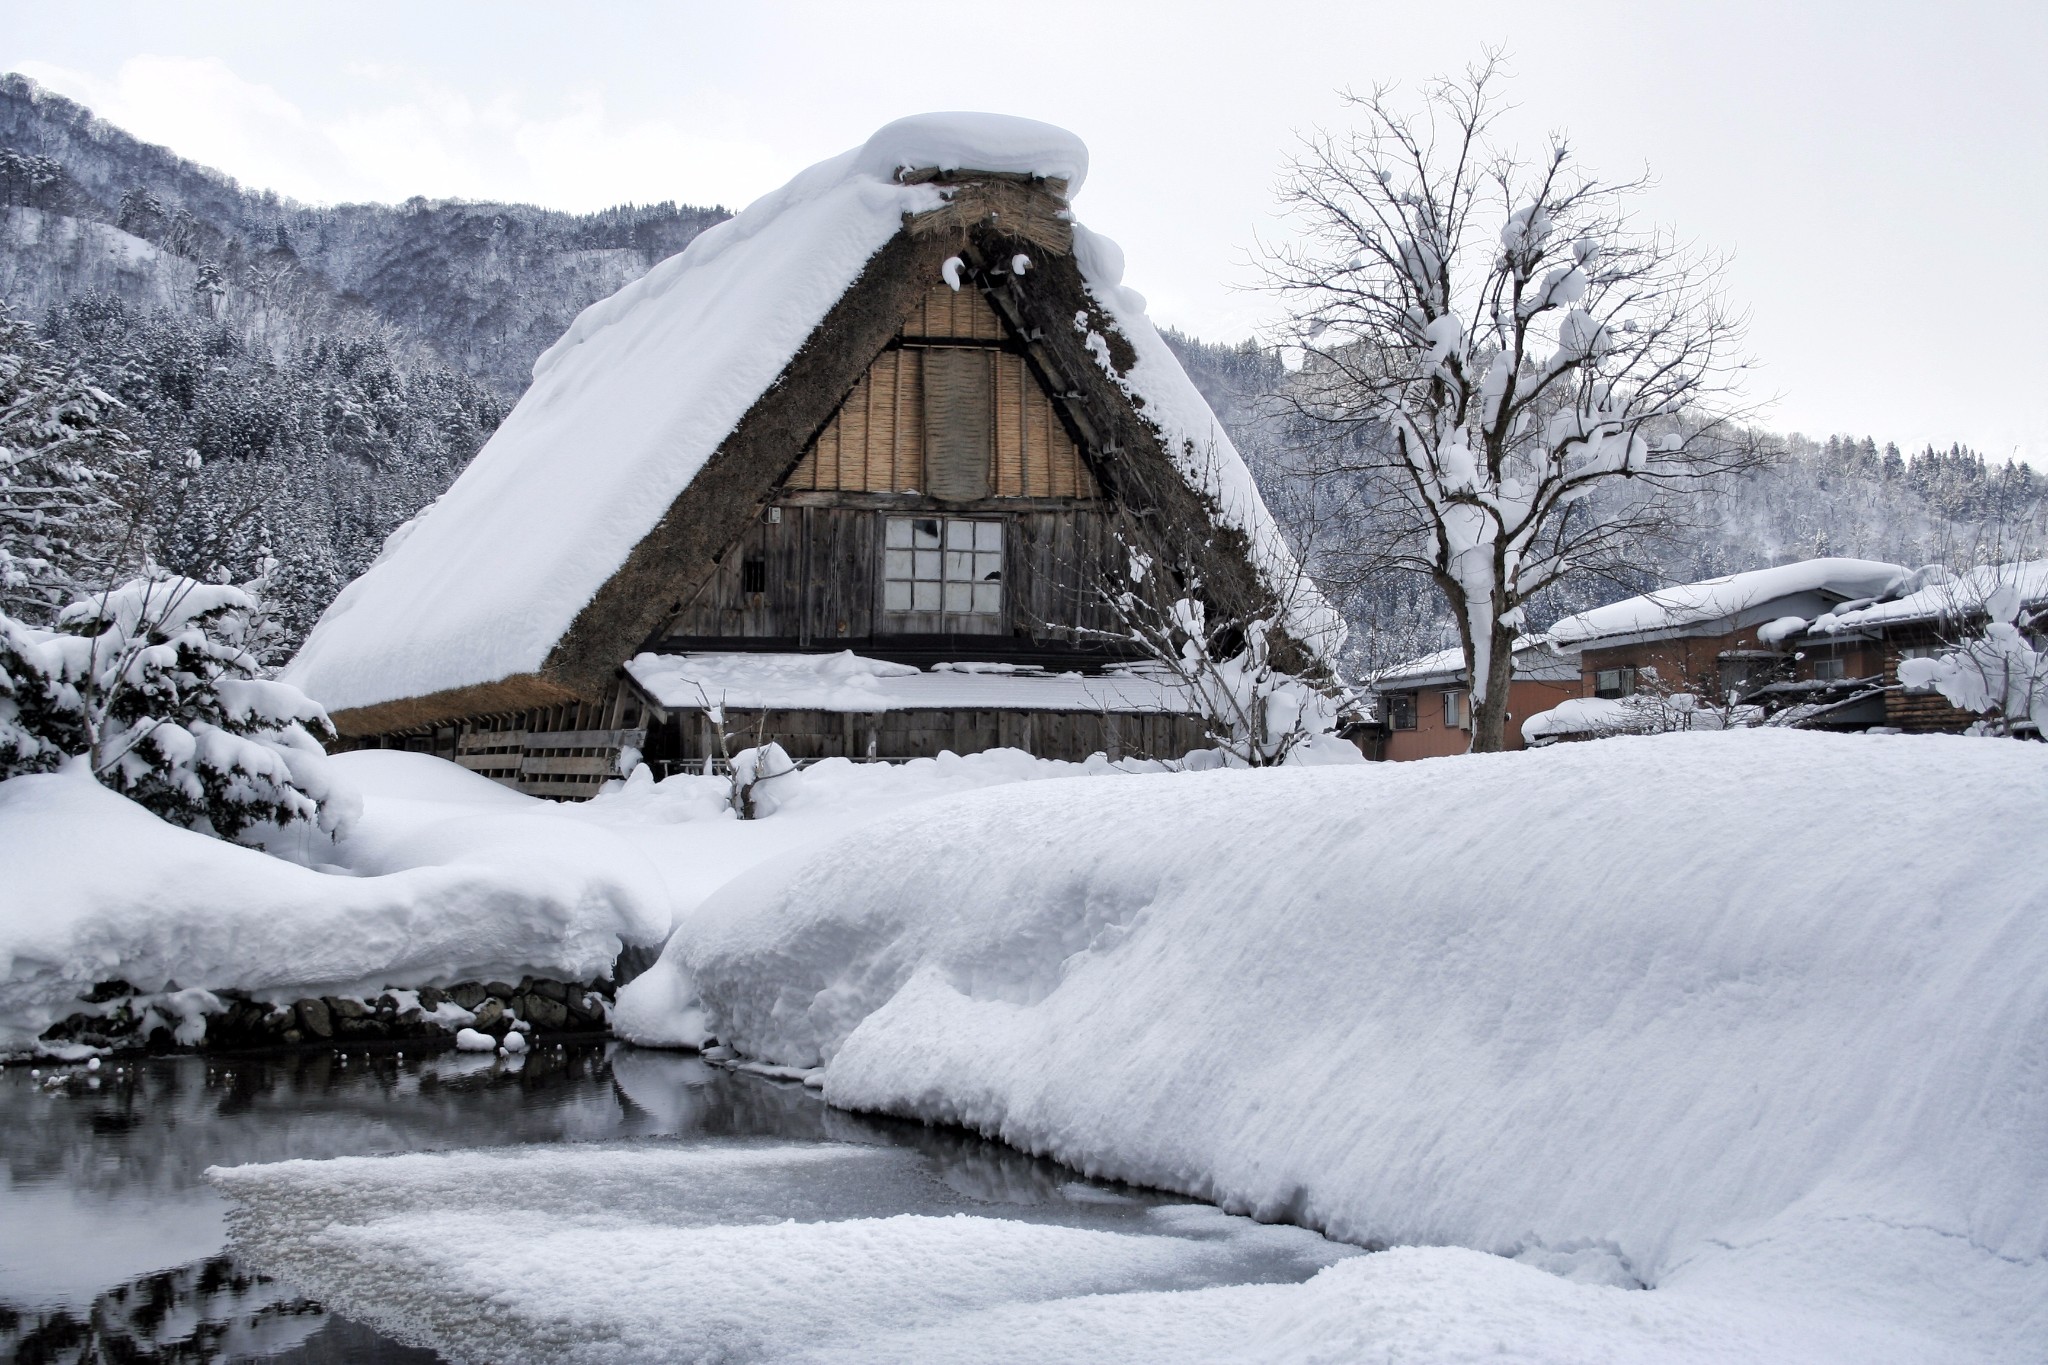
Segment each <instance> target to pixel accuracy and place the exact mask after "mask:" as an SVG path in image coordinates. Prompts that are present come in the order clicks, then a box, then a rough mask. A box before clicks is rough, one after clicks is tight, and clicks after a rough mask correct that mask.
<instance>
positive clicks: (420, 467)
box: [0, 75, 726, 650]
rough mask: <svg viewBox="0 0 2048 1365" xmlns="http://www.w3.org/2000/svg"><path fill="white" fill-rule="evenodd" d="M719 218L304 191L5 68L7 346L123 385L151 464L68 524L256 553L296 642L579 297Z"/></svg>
mask: <svg viewBox="0 0 2048 1365" xmlns="http://www.w3.org/2000/svg"><path fill="white" fill-rule="evenodd" d="M725 216H726V214H725V211H724V210H723V209H718V208H708V209H703V208H690V207H678V206H677V205H675V204H656V205H647V206H633V205H625V206H620V207H618V208H613V209H608V210H605V211H604V212H601V213H593V214H582V215H577V214H567V213H558V212H554V211H552V210H547V209H540V208H535V207H533V206H531V205H524V204H489V203H465V202H453V201H436V202H429V201H427V200H424V199H413V200H410V201H408V202H406V203H404V204H400V205H396V206H393V205H382V204H348V205H340V206H336V207H331V208H314V207H307V206H305V205H300V204H295V203H292V202H291V201H289V200H285V199H280V198H279V197H278V196H276V195H274V194H270V193H259V192H255V191H250V190H245V189H243V188H242V187H240V186H238V185H237V184H236V183H235V182H234V181H233V180H231V179H229V178H227V177H226V176H223V175H221V174H219V173H218V172H215V171H212V170H209V169H207V168H206V167H203V166H198V165H195V164H193V163H192V162H189V161H186V160H184V159H182V158H180V157H178V156H177V155H175V154H174V153H172V152H170V151H168V150H166V149H164V148H162V147H155V146H151V145H149V144H147V143H143V142H140V141H138V140H137V139H135V138H133V137H130V136H129V135H128V134H126V133H124V132H122V131H121V130H120V129H118V128H115V127H113V126H111V125H109V124H107V123H105V122H104V121H102V120H99V119H97V118H95V117H93V115H92V114H91V112H90V111H89V110H87V109H85V108H83V107H81V106H80V105H78V104H75V103H73V102H72V101H70V100H66V99H63V98H62V97H60V96H56V95H52V94H50V93H49V92H47V91H44V90H42V89H40V88H39V87H37V86H36V85H35V84H34V83H33V82H32V81H28V80H26V79H24V78H22V77H20V76H12V75H9V76H0V304H4V305H5V307H6V309H7V311H8V312H9V313H11V315H12V317H13V318H14V319H15V321H16V322H18V323H22V324H26V325H28V327H30V328H32V333H24V332H23V331H22V330H21V329H20V328H14V329H6V330H0V337H4V338H6V339H7V345H8V346H10V347H12V348H13V349H12V350H11V351H10V354H9V355H8V356H0V362H4V363H5V364H7V365H9V366H12V367H13V368H14V369H15V370H17V371H20V372H22V373H26V374H31V375H33V374H36V373H42V372H47V373H48V375H49V380H48V383H49V384H50V385H52V386H54V387H53V388H52V389H51V392H53V393H61V392H68V390H66V389H65V388H64V384H65V383H67V382H68V383H70V384H72V385H73V386H76V385H79V384H84V385H90V386H96V387H97V388H98V389H100V390H102V391H104V392H106V393H107V394H110V395H112V396H113V397H115V398H117V399H119V400H120V403H121V407H120V408H119V409H118V410H117V414H116V416H115V419H114V420H116V421H117V422H118V423H119V425H120V426H121V427H123V428H124V429H125V431H126V435H127V437H128V440H127V441H126V443H125V451H126V452H128V453H129V454H132V453H134V452H140V455H141V460H142V463H143V464H144V466H145V468H144V470H143V473H142V476H141V477H140V479H136V478H134V477H133V474H134V470H133V469H132V468H127V469H125V470H124V474H123V481H124V482H126V483H128V484H129V485H130V486H131V487H130V493H129V496H128V497H127V498H125V499H123V500H120V501H119V504H118V505H116V504H115V503H114V502H110V501H107V500H104V499H102V500H100V501H99V502H98V503H97V504H96V505H97V506H98V507H99V509H100V512H101V514H102V515H103V516H104V517H106V518H114V519H118V518H122V517H125V518H128V519H129V520H130V521H131V522H132V523H133V525H132V526H130V527H127V528H122V527H112V526H107V527H100V528H98V530H97V533H96V534H93V535H90V536H87V537H84V538H83V539H79V541H78V543H81V544H84V543H92V544H94V545H96V546H102V547H103V546H105V545H106V544H108V543H110V542H117V541H126V542H132V544H133V546H134V550H133V554H132V556H131V557H140V556H141V555H142V554H144V553H146V554H147V555H149V556H150V557H153V558H154V559H155V560H156V561H157V562H159V563H161V564H163V565H164V566H166V567H167V568H170V569H173V570H176V571H178V572H181V573H187V574H191V575H194V576H197V577H202V578H217V577H227V578H232V579H234V580H236V581H247V580H250V579H254V578H256V577H259V576H264V577H266V579H267V595H268V597H269V600H270V602H271V604H272V606H273V608H274V609H275V611H276V613H277V618H278V621H277V623H278V625H279V626H281V627H282V632H281V634H280V636H279V639H278V644H277V648H278V649H279V650H288V649H289V647H290V646H291V645H293V644H294V643H295V642H296V641H297V640H298V639H299V638H300V637H301V636H302V635H303V633H304V631H305V629H306V628H307V627H309V626H310V625H311V623H312V621H313V620H314V619H315V618H317V617H318V615H319V613H320V612H321V611H322V610H323V609H324V608H325V606H326V605H327V603H328V602H329V601H330V600H332V598H333V595H334V593H335V592H337V591H338V590H339V589H340V587H341V585H342V584H344V583H346V582H347V581H348V580H349V579H350V578H352V577H354V576H355V575H356V574H357V573H360V572H361V571H362V570H363V569H364V568H365V567H366V566H367V565H368V564H369V562H370V560H371V559H373V558H374V557H375V555H376V553H377V549H378V547H379V546H380V545H381V543H382V541H383V538H384V537H385V536H386V535H387V534H389V533H390V531H391V530H393V529H394V528H395V527H396V526H398V525H399V524H400V523H401V522H403V521H404V520H405V519H406V518H408V517H410V516H412V515H413V514H414V513H415V512H417V511H418V510H419V509H420V508H421V507H422V506H424V505H425V504H426V503H427V502H429V501H431V500H432V499H433V498H434V497H436V496H437V495H438V494H439V493H440V492H441V491H442V490H443V489H444V488H446V487H447V486H448V483H449V482H450V481H451V480H452V479H453V478H454V477H455V475H456V474H457V473H459V472H460V471H461V469H462V467H463V465H464V464H466V463H467V462H468V460H469V458H470V457H471V456H472V455H474V454H475V453H476V451H477V449H478V447H479V446H481V445H482V443H483V441H484V440H485V439H486V438H487V437H488V436H489V435H490V433H491V432H492V430H494V429H495V428H496V426H497V424H498V422H499V421H500V419H501V418H502V417H503V415H504V413H505V411H506V410H507V409H509V407H510V406H511V404H512V402H513V401H515V400H516V399H517V398H518V396H519V394H520V393H521V392H522V391H523V390H524V388H525V386H526V383H527V380H528V377H529V375H530V372H531V369H532V365H533V360H534V357H535V356H537V355H539V354H540V352H541V351H542V350H543V349H545V348H546V347H547V346H548V345H549V344H550V343H551V342H553V341H554V339H555V338H556V337H557V336H558V335H560V334H561V332H562V330H563V329H564V328H566V327H567V326H568V324H569V322H570V320H571V319H572V318H574V317H575V315H576V314H577V313H578V312H579V311H581V310H582V309H583V308H584V307H585V306H587V305H588V304H590V303H593V302H595V301H596V300H598V299H600V298H603V297H605V296H606V295H608V294H610V293H612V292H613V291H615V290H617V289H618V288H619V287H620V286H621V285H624V284H625V283H627V282H628V281H630V280H633V279H636V278H638V277H639V276H640V275H641V274H643V273H645V271H646V270H647V268H648V267H649V266H651V265H653V264H654V263H655V262H656V261H659V260H661V259H663V258H665V257H667V256H669V255H672V254H674V253H675V252H677V251H680V250H681V249H682V248H683V247H684V246H685V245H687V244H688V243H689V241H690V239H691V238H693V237H695V236H696V235H697V233H698V232H700V231H702V230H703V229H704V228H705V227H707V226H709V225H711V224H712V223H715V222H718V221H720V220H721V219H722V218H724V217H725ZM24 348H27V349H24ZM30 350H32V351H33V354H32V355H31V354H29V351H30ZM67 377H68V378H67ZM124 462H125V463H126V464H128V465H132V464H133V461H132V460H126V459H125V457H124ZM266 566H268V567H266Z"/></svg>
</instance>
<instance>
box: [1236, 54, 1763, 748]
mask: <svg viewBox="0 0 2048 1365" xmlns="http://www.w3.org/2000/svg"><path fill="white" fill-rule="evenodd" d="M1500 80H1501V69H1500V63H1499V59H1498V58H1497V57H1495V56H1489V57H1488V58H1487V59H1486V60H1485V61H1483V62H1482V63H1480V64H1479V65H1477V66H1475V67H1473V68H1471V69H1470V70H1468V71H1467V72H1466V73H1465V75H1464V76H1463V77H1462V78H1459V79H1440V80H1437V81H1434V82H1432V83H1430V84H1429V85H1428V86H1426V87H1425V88H1424V90H1423V92H1422V98H1421V100H1420V102H1419V104H1420V107H1419V109H1418V110H1416V111H1415V112H1412V113H1411V112H1406V111H1403V110H1402V109H1399V108H1397V107H1396V106H1395V104H1394V102H1393V99H1392V94H1391V91H1390V90H1389V89H1388V88H1386V87H1380V88H1376V89H1375V90H1373V91H1372V92H1371V93H1370V94H1366V95H1355V96H1351V97H1350V99H1351V103H1352V104H1353V105H1354V106H1355V107H1356V108H1357V109H1358V110H1359V111H1360V112H1361V114H1362V125H1363V126H1362V127H1361V128H1360V129H1359V130H1357V131H1355V132H1351V133H1346V134H1341V135H1333V134H1329V133H1319V134H1317V135H1315V136H1312V137H1309V138H1306V139H1305V140H1304V143H1303V147H1302V149H1301V151H1300V153H1299V154H1298V155H1297V156H1296V157H1295V159H1294V161H1293V163H1292V165H1291V167H1290V171H1289V174H1288V176H1287V178H1286V180H1285V182H1284V185H1283V190H1282V199H1283V202H1284V203H1285V205H1286V206H1287V207H1288V208H1289V209H1290V210H1291V211H1292V212H1293V213H1294V215H1295V216H1296V218H1297V219H1298V220H1299V222H1300V225H1301V227H1302V234H1301V236H1300V237H1299V239H1298V240H1296V241H1293V242H1290V243H1287V244H1284V245H1281V246H1277V247H1273V248H1270V249H1268V251H1267V252H1266V253H1265V259H1264V267H1265V272H1266V278H1267V283H1268V285H1269V287H1271V288H1272V289H1274V290H1275V291H1277V292H1279V293H1280V294H1281V295H1282V296H1283V297H1285V298H1286V299H1288V301H1289V303H1290V309H1291V317H1290V321H1289V325H1288V328H1287V333H1286V343H1287V344H1289V345H1292V346H1295V347H1298V348H1299V349H1300V352H1301V354H1302V357H1303V365H1302V370H1301V373H1300V374H1299V375H1298V376H1296V377H1295V379H1294V380H1293V381H1291V382H1290V383H1289V385H1288V386H1287V389H1286V391H1285V401H1286V403H1287V405H1288V407H1289V409H1290V417H1291V419H1292V420H1294V421H1295V422H1296V424H1297V427H1298V429H1299V430H1300V431H1301V432H1302V433H1303V434H1304V435H1305V436H1306V438H1307V439H1306V440H1305V441H1304V442H1303V444H1302V453H1301V454H1300V455H1299V457H1298V459H1299V461H1300V470H1299V472H1300V473H1301V475H1302V476H1303V478H1304V479H1305V480H1306V481H1307V482H1308V483H1310V484H1311V485H1313V486H1314V487H1315V488H1316V489H1317V496H1318V498H1319V499H1320V500H1321V505H1319V507H1318V509H1317V511H1318V515H1319V517H1321V518H1323V519H1325V520H1335V521H1339V522H1346V521H1348V523H1349V525H1350V527H1351V528H1352V531H1353V535H1352V536H1351V537H1350V538H1349V541H1350V543H1348V544H1347V545H1345V546H1344V548H1343V557H1344V558H1346V559H1348V561H1349V567H1350V569H1351V570H1352V571H1353V572H1354V573H1360V574H1364V573H1384V572H1387V571H1405V572H1411V573H1418V574H1422V575H1426V576H1427V577H1428V578H1429V580H1430V581H1432V582H1433V583H1434V584H1435V585H1436V587H1437V588H1438V589H1439V590H1440V591H1441V592H1442V594H1443V595H1444V597H1445V599H1446V601H1447V604H1448V605H1449V607H1450V610H1451V614H1452V616H1453V617H1454V618H1455V619H1456V622H1457V627H1458V633H1459V639H1460V644H1461V645H1462V647H1463V650H1464V654H1465V661H1466V664H1467V665H1468V667H1469V668H1470V671H1471V677H1472V702H1473V707H1472V712H1473V723H1472V746H1471V747H1472V749H1473V750H1474V751H1478V752H1484V751H1491V750H1497V749H1499V748H1501V747H1502V744H1503V740H1504V722H1505V717H1506V711H1507V700H1508V682H1509V676H1510V670H1511V668H1512V649H1513V643H1514V640H1515V637H1516V635H1517V634H1518V633H1519V631H1520V630H1521V629H1522V626H1523V616H1524V609H1525V607H1526V605H1527V603H1528V602H1529V600H1530V598H1531V597H1533V596H1534V595H1535V594H1537V593H1539V592H1541V591H1542V590H1543V589H1544V588H1546V587H1548V586H1550V585H1551V584H1553V583H1556V582H1557V581H1558V580H1559V579H1561V578H1563V577H1564V576H1566V575H1568V574H1588V573H1593V574H1598V573H1609V574H1613V575H1614V576H1616V577H1619V576H1620V574H1621V572H1622V569H1623V567H1624V565H1625V563H1626V560H1627V558H1628V556H1629V552H1630V551H1631V549H1632V548H1634V547H1636V546H1638V545H1640V544H1641V543H1642V541H1643V540H1644V539H1646V538H1648V537H1652V536H1658V535H1662V534H1664V533H1666V532H1667V531H1668V528H1669V527H1670V526H1671V525H1672V522H1673V519H1674V516H1675V515H1676V512H1677V506H1678V503H1679V501H1680V500H1681V499H1682V498H1683V497H1684V496H1685V495H1686V494H1688V493H1691V492H1695V491H1698V490H1700V489H1701V486H1702V485H1703V484H1704V483H1705V482H1706V481H1707V480H1710V479H1712V478H1714V477H1715V476H1718V475H1721V474H1724V473H1727V472H1729V471H1731V470H1733V469H1737V468H1741V467H1746V466H1749V465H1752V464H1755V463H1758V462H1760V461H1761V460H1762V459H1763V458H1765V453H1766V452H1765V449H1764V447H1763V446H1762V445H1761V444H1760V443H1758V442H1757V441H1755V440H1754V439H1752V438H1751V437H1750V436H1749V434H1748V433H1747V432H1746V431H1745V430H1744V428H1743V427H1742V425H1741V419H1742V418H1743V417H1745V416H1746V415H1747V414H1746V413H1743V412H1741V411H1740V410H1738V408H1737V405H1736V401H1735V394H1734V387H1733V386H1734V384H1735V381H1736V380H1737V379H1738V378H1739V376H1740V375H1741V373H1742V371H1743V370H1744V369H1745V368H1746V365H1747V362H1746V360H1745V358H1744V357H1743V356H1742V355H1741V354H1740V353H1739V347H1740V344H1741V332H1742V320H1741V319H1740V318H1738V317H1736V316H1734V315H1732V314H1731V313H1730V311H1729V309H1728V307H1727V305H1726V303H1725V301H1724V299H1723V296H1722V289H1721V277H1722V273H1723V266H1724V264H1725V262H1724V260H1723V258H1721V257H1718V256H1715V255H1712V254H1709V253H1705V252H1702V251H1700V250H1698V249H1696V248H1693V247H1691V246H1688V245H1686V244H1684V243H1681V242H1679V241H1677V240H1676V239H1674V238H1673V237H1672V236H1671V235H1670V234H1669V233H1668V232H1667V231H1663V230H1659V229H1643V228H1640V227H1638V226H1637V225H1636V224H1635V222H1634V219H1633V218H1632V216H1631V213H1630V206H1631V204H1632V202H1633V200H1634V199H1635V197H1636V196H1637V195H1639V194H1640V193H1641V192H1642V191H1643V190H1644V189H1645V188H1646V185H1647V182H1646V180H1644V179H1642V178H1637V179H1633V180H1625V181H1606V180H1601V179H1598V178H1596V177H1594V176H1592V175H1590V174H1587V173H1583V172H1581V171H1579V170H1578V169H1577V168H1576V167H1575V166H1574V165H1573V164H1572V160H1571V151H1570V146H1569V143H1568V142H1567V140H1566V139H1565V138H1564V137H1563V136H1562V135H1557V136H1553V138H1552V139H1551V141H1550V145H1549V147H1548V149H1547V151H1546V152H1545V153H1544V154H1543V155H1541V156H1536V157H1525V156H1522V155H1519V154H1517V153H1516V152H1514V151H1513V150H1511V149H1507V148H1503V147H1501V146H1499V145H1497V144H1496V143H1495V142H1494V140H1493V128H1494V124H1495V122H1496V120H1497V119H1498V117H1499V115H1500V114H1501V113H1502V111H1503V106H1502V104H1501V102H1500V100H1499V98H1498V96H1497V93H1496V91H1497V87H1498V85H1499V83H1500ZM1624 481H1627V482H1626V484H1624ZM1596 493H1598V494H1600V495H1601V496H1598V497H1594V496H1591V495H1594V494H1596ZM1324 567H1325V568H1327V567H1328V561H1327V560H1326V563H1325V566H1324Z"/></svg>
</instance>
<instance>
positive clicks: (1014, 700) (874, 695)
mask: <svg viewBox="0 0 2048 1365" xmlns="http://www.w3.org/2000/svg"><path fill="white" fill-rule="evenodd" d="M626 672H627V673H629V674H631V675H632V678H633V681H634V682H635V683H637V684H638V685H639V686H640V689H641V691H643V692H645V693H646V694H647V695H648V696H649V697H650V698H652V699H653V700H654V702H655V703H656V704H657V705H660V706H664V707H672V708H679V709H680V708H688V707H700V706H705V705H707V704H708V705H712V706H727V707H733V708H738V709H742V710H755V709H759V708H762V707H775V708H778V709H789V710H804V711H851V712H857V713H873V712H878V711H951V710H969V711H971V710H982V711H998V710H1000V711H1090V712H1103V711H1108V712H1116V713H1120V714H1129V713H1132V712H1166V713H1171V714H1177V715H1193V714H1196V713H1197V712H1199V711H1200V709H1201V707H1200V705H1199V704H1198V703H1197V701H1196V700H1195V698H1194V697H1192V696H1191V695H1190V694H1189V692H1188V690H1187V688H1186V687H1185V686H1184V685H1182V683H1181V682H1180V681H1179V680H1178V679H1177V678H1175V677H1174V676H1173V674H1171V673H1169V672H1166V671H1165V670H1162V669H1150V668H1128V669H1119V670H1115V671H1112V672H1109V673H1102V674H1092V675H1091V674H1081V673H1041V672H1037V671H1034V670H1012V669H992V668H989V667H988V666H987V665H977V664H940V665H939V666H938V667H937V668H935V669H933V670H932V671H931V672H929V673H927V672H924V671H922V670H920V669H916V668H913V667H911V666H910V665H908V664H892V663H884V662H883V661H881V660H879V659H864V658H862V657H861V656H859V655H857V654H854V653H852V652H850V651H849V652H846V653H841V654H641V655H639V656H637V657H635V658H634V659H633V661H632V662H630V663H628V664H627V665H626Z"/></svg>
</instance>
